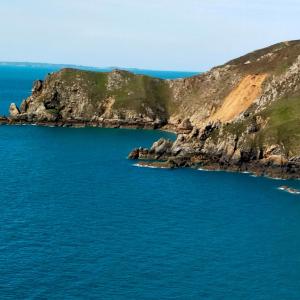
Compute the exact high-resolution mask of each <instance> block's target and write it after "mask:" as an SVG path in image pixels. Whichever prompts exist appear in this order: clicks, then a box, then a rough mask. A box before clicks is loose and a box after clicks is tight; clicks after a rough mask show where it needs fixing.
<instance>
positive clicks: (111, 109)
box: [3, 41, 300, 178]
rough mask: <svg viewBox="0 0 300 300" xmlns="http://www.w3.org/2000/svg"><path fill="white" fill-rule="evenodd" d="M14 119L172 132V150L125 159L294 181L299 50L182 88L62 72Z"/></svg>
mask: <svg viewBox="0 0 300 300" xmlns="http://www.w3.org/2000/svg"><path fill="white" fill-rule="evenodd" d="M10 112H11V117H10V118H9V120H7V121H6V120H3V122H4V123H5V122H10V123H13V124H14V123H37V124H42V125H49V124H51V125H57V126H100V127H134V128H163V129H169V130H173V131H176V132H177V133H178V138H177V140H176V141H175V142H174V143H172V142H170V141H159V142H158V143H156V144H155V145H154V146H153V147H152V149H150V150H147V149H136V150H135V151H133V153H131V155H130V157H131V158H139V159H146V160H147V161H148V160H150V159H151V160H152V159H155V160H159V161H163V162H162V163H161V162H160V163H157V162H155V163H156V164H160V165H164V166H170V167H177V166H192V167H199V166H201V167H205V168H224V169H232V170H240V171H246V170H250V171H253V172H256V173H259V174H269V175H271V176H279V177H297V178H298V177H300V171H299V170H300V142H299V141H300V139H299V137H300V41H290V42H284V43H280V44H276V45H273V46H271V47H268V48H265V49H261V50H258V51H255V52H252V53H250V54H247V55H245V56H243V57H240V58H237V59H235V60H232V61H229V62H228V63H226V64H224V65H222V66H218V67H216V68H213V69H212V70H210V71H208V72H206V73H203V74H201V75H197V76H194V77H190V78H185V79H178V80H162V79H157V78H151V77H149V76H145V75H134V74H132V73H130V72H127V71H120V70H114V71H112V72H108V73H97V72H92V71H83V70H75V69H64V70H62V71H60V72H57V73H53V74H50V75H49V76H48V77H47V79H46V80H45V81H44V82H42V81H37V82H36V83H35V85H34V87H33V92H32V96H30V97H29V98H28V99H26V100H24V101H23V103H22V105H21V107H20V108H17V107H16V106H15V105H14V104H12V105H11V108H10ZM147 163H148V164H149V162H147Z"/></svg>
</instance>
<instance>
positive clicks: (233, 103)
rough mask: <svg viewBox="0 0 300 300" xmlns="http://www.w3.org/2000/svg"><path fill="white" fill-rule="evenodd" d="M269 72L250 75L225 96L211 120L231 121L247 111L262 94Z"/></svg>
mask: <svg viewBox="0 0 300 300" xmlns="http://www.w3.org/2000/svg"><path fill="white" fill-rule="evenodd" d="M266 77H267V74H258V75H248V76H246V77H245V78H244V79H243V80H242V81H241V82H240V84H239V85H238V86H237V87H236V88H235V89H234V90H233V91H231V93H230V94H229V95H228V96H227V97H226V98H225V100H224V102H223V104H222V106H221V107H220V108H219V109H218V110H217V111H216V113H215V114H214V115H212V116H211V118H210V121H221V122H230V121H232V120H234V119H235V118H236V117H238V116H239V115H240V114H241V113H243V112H244V111H246V110H247V109H248V108H249V107H250V106H251V105H252V104H253V102H254V101H255V100H256V99H257V98H258V97H259V96H260V94H261V90H262V89H261V86H262V84H263V82H264V80H265V79H266Z"/></svg>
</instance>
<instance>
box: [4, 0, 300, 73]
mask: <svg viewBox="0 0 300 300" xmlns="http://www.w3.org/2000/svg"><path fill="white" fill-rule="evenodd" d="M299 16H300V5H299V0H285V1H279V0H273V1H271V0H265V1H263V0H247V1H246V0H206V1H202V0H184V1H183V0H147V1H146V0H44V1H40V0H39V1H37V0H26V1H24V0H2V1H1V5H0V36H1V45H0V46H1V47H0V61H31V62H48V63H70V64H81V65H90V66H99V67H106V66H118V67H136V68H146V69H157V70H159V69H160V70H191V71H192V70H194V71H199V70H200V71H201V70H207V69H209V68H210V67H212V66H214V65H218V64H221V63H224V62H226V61H228V60H229V59H232V58H235V57H237V56H240V55H242V54H245V53H247V52H249V51H252V50H255V49H257V48H261V47H264V46H268V45H271V44H274V43H276V42H279V41H285V40H292V39H299V38H300V33H299V28H300V18H299Z"/></svg>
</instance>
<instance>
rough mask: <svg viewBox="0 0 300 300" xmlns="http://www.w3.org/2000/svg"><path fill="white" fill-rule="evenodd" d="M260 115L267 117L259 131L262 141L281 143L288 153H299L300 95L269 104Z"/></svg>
mask: <svg viewBox="0 0 300 300" xmlns="http://www.w3.org/2000/svg"><path fill="white" fill-rule="evenodd" d="M262 116H263V117H264V118H267V119H268V123H267V126H266V127H265V128H264V129H263V130H262V131H261V133H260V136H259V138H260V140H261V141H262V142H268V143H276V144H279V145H283V146H284V148H285V149H286V152H287V154H289V155H297V154H298V155H299V154H300V96H295V97H290V98H285V99H281V100H279V101H276V102H274V103H273V104H271V106H270V107H269V108H267V109H266V110H265V111H264V112H263V114H262Z"/></svg>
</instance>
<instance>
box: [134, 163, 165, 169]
mask: <svg viewBox="0 0 300 300" xmlns="http://www.w3.org/2000/svg"><path fill="white" fill-rule="evenodd" d="M133 166H134V167H138V168H149V169H169V168H167V167H156V166H150V165H140V164H139V163H137V164H133Z"/></svg>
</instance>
